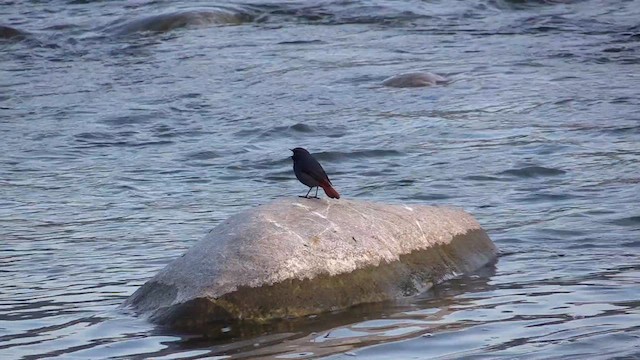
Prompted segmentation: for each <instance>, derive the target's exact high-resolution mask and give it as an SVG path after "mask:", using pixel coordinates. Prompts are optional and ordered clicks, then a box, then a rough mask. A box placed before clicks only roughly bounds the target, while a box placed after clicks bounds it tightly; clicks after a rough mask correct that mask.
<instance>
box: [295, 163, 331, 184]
mask: <svg viewBox="0 0 640 360" xmlns="http://www.w3.org/2000/svg"><path fill="white" fill-rule="evenodd" d="M302 172H303V173H305V174H307V175H309V176H311V177H312V178H314V179H316V180H317V181H326V182H328V183H329V184H330V185H333V184H331V180H329V176H327V173H326V172H324V169H323V168H322V165H320V163H318V162H317V161H314V162H312V163H309V164H307V167H306V168H305V169H304V170H302Z"/></svg>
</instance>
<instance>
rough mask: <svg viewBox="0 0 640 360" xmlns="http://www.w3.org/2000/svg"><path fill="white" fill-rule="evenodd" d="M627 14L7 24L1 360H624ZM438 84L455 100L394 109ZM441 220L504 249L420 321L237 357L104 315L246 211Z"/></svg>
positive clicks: (633, 158) (300, 332)
mask: <svg viewBox="0 0 640 360" xmlns="http://www.w3.org/2000/svg"><path fill="white" fill-rule="evenodd" d="M639 19H640V1H638V0H635V1H633V0H632V1H614V0H602V1H600V0H586V1H542V0H540V1H505V0H481V1H444V0H433V1H417V0H408V1H392V0H371V1H365V0H338V1H299V2H294V1H292V2H268V1H260V0H258V1H256V2H238V1H229V2H220V3H218V2H215V3H212V2H208V1H196V0H190V1H184V2H180V3H177V2H172V1H167V0H155V1H146V0H140V1H90V0H84V1H82V0H69V1H63V0H52V1H46V2H42V1H5V2H3V3H2V4H0V26H2V27H0V50H1V51H0V74H1V75H0V136H1V141H0V276H1V280H2V281H1V282H0V358H2V359H41V358H74V359H98V358H122V359H146V358H154V359H178V358H180V359H199V358H209V359H224V358H283V359H305V358H316V357H323V356H328V357H330V358H332V359H353V358H362V359H435V358H442V359H453V358H456V359H457V358H466V359H488V358H505V359H514V358H527V359H548V358H562V359H586V358H589V359H597V358H607V359H609V358H616V359H631V358H639V357H640V205H639V204H640V111H639V110H640V20H639ZM409 71H430V72H434V73H437V74H440V75H443V76H446V77H448V78H449V79H450V80H451V81H450V82H449V83H448V84H445V85H438V86H435V87H424V88H389V87H384V86H382V85H381V83H382V81H383V80H384V79H385V78H387V77H389V76H392V75H396V74H399V73H404V72H409ZM296 146H303V147H306V148H308V149H309V150H310V151H312V152H313V153H315V154H316V155H317V157H318V159H319V160H320V161H321V162H322V163H323V165H324V167H325V169H326V170H327V172H328V173H329V174H330V176H331V178H332V181H333V183H334V185H335V186H336V188H337V189H338V191H340V193H341V194H342V196H343V197H344V198H351V199H364V200H372V201H380V202H388V203H406V204H434V205H445V204H446V205H455V206H459V207H462V208H464V209H466V210H467V211H469V212H470V213H472V214H473V215H474V216H475V217H476V218H477V219H478V221H479V222H480V223H481V224H482V225H483V227H484V228H485V229H486V230H487V232H488V233H489V235H490V237H491V238H492V239H493V240H494V242H495V243H496V245H497V246H498V247H499V249H500V258H499V260H498V262H497V263H496V264H495V266H491V267H488V268H485V269H482V270H481V271H479V272H477V273H475V274H469V275H466V276H462V277H460V278H456V279H453V280H450V281H447V282H445V283H443V284H440V285H438V286H436V287H434V288H433V289H431V290H430V291H428V292H427V293H425V294H422V295H421V296H419V297H417V298H411V299H402V300H400V301H397V302H390V303H382V304H371V305H367V306H361V307H356V308H353V309H349V310H346V311H341V312H336V313H331V314H321V315H318V316H312V317H308V318H304V319H297V320H283V321H281V322H278V323H276V324H272V325H271V326H270V327H268V328H264V329H259V330H256V331H253V332H248V333H241V334H237V333H235V332H232V333H233V335H229V336H227V337H222V338H220V337H211V336H207V335H206V334H205V335H203V334H180V333H174V332H171V331H169V330H166V329H162V328H159V327H155V326H153V325H152V324H150V323H148V322H146V321H145V320H144V319H140V318H137V317H136V316H134V315H133V314H131V313H129V312H128V311H126V309H122V308H121V307H120V305H121V304H122V303H123V301H124V300H125V299H126V298H127V297H128V296H129V295H130V294H131V293H133V292H134V291H135V290H136V289H137V288H138V287H139V286H140V285H141V284H143V283H144V282H145V281H146V280H148V279H149V278H150V277H152V276H153V275H154V274H155V273H156V272H157V271H158V270H159V269H161V268H162V267H164V266H165V265H166V264H167V263H168V262H170V261H171V260H172V259H174V258H176V257H177V256H179V255H180V254H182V253H183V252H184V251H185V250H186V249H188V248H189V247H190V246H191V245H192V244H193V243H194V242H196V241H198V240H199V239H201V238H202V237H203V236H204V234H206V233H207V232H208V230H209V229H211V228H212V227H213V226H215V225H216V224H218V223H219V222H221V221H222V220H224V219H225V218H227V217H228V216H230V215H232V214H234V213H236V212H238V211H241V210H243V209H246V208H249V207H252V206H256V205H258V204H261V203H264V202H267V201H270V200H272V199H277V198H281V197H284V196H297V195H302V194H303V192H304V191H305V188H304V186H302V185H301V184H300V183H298V182H297V180H296V179H295V177H294V175H293V171H292V166H291V159H290V158H289V156H290V151H289V149H290V148H293V147H296Z"/></svg>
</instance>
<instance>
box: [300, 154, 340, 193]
mask: <svg viewBox="0 0 640 360" xmlns="http://www.w3.org/2000/svg"><path fill="white" fill-rule="evenodd" d="M291 151H293V156H291V159H293V172H294V173H295V174H296V178H298V180H300V182H301V183H303V184H305V185H307V186H308V187H309V191H307V194H306V195H305V196H300V197H304V198H309V193H310V192H311V190H313V188H314V187H315V188H316V195H315V196H314V198H316V199H318V187H321V188H322V190H324V193H325V194H327V196H328V197H330V198H332V199H340V194H338V192H337V191H336V190H335V189H334V188H333V186H332V185H333V184H331V180H329V177H328V176H327V173H325V172H324V169H323V168H322V165H320V163H319V162H318V160H316V158H314V157H313V155H311V154H310V153H309V152H308V151H307V150H306V149H303V148H301V147H297V148H295V149H291Z"/></svg>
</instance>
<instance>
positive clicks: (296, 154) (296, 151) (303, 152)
mask: <svg viewBox="0 0 640 360" xmlns="http://www.w3.org/2000/svg"><path fill="white" fill-rule="evenodd" d="M290 150H291V151H293V156H291V158H292V159H294V160H295V159H296V158H299V157H301V156H304V155H308V154H309V152H308V151H307V150H306V149H303V148H301V147H297V148H295V149H290Z"/></svg>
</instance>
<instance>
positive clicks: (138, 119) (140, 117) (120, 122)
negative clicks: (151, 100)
mask: <svg viewBox="0 0 640 360" xmlns="http://www.w3.org/2000/svg"><path fill="white" fill-rule="evenodd" d="M158 115H159V114H158V113H151V114H132V115H123V116H115V117H111V118H107V119H104V120H100V123H102V124H106V125H112V126H117V127H120V126H128V125H136V124H144V123H147V122H149V121H151V120H152V119H154V118H156V117H158Z"/></svg>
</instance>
